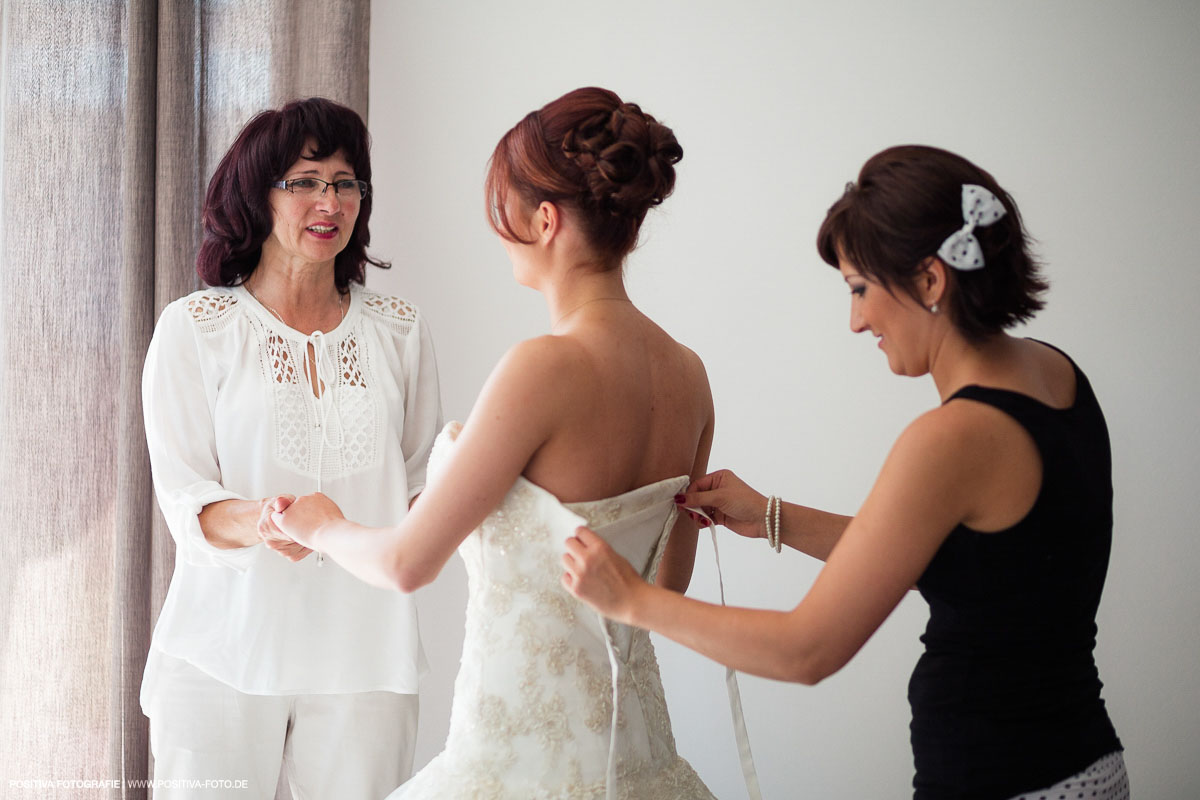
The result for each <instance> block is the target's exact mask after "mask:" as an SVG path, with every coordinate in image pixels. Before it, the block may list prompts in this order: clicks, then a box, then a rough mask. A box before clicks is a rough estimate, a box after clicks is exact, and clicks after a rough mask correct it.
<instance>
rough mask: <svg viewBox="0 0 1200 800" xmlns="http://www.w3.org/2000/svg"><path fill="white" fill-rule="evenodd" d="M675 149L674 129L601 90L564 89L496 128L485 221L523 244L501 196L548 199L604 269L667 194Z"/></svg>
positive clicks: (532, 202)
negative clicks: (571, 220)
mask: <svg viewBox="0 0 1200 800" xmlns="http://www.w3.org/2000/svg"><path fill="white" fill-rule="evenodd" d="M681 158H683V148H681V147H680V146H679V142H677V141H676V140H675V134H674V133H672V132H671V129H670V128H668V127H667V126H665V125H662V124H660V123H659V122H658V121H657V120H656V119H654V117H652V116H650V115H649V114H646V113H644V112H643V111H642V109H641V108H639V107H638V106H637V105H636V104H635V103H624V102H622V101H621V98H620V97H618V96H617V95H616V94H614V93H613V92H610V91H608V90H607V89H597V88H584V89H576V90H575V91H573V92H568V93H567V94H565V95H563V96H562V97H560V98H558V99H557V100H554V101H552V102H550V103H547V104H546V105H545V106H543V107H542V108H540V109H538V110H537V111H531V112H530V113H529V114H527V115H526V116H525V118H524V119H522V120H521V121H520V122H518V123H517V124H516V125H515V126H513V128H512V129H511V130H510V131H508V133H506V134H504V136H503V137H502V138H501V139H500V142H499V143H498V144H497V145H496V149H495V151H494V152H493V153H492V158H491V161H490V162H489V166H488V175H487V186H486V190H485V197H486V199H487V212H488V222H489V223H491V226H492V229H493V230H495V231H496V233H497V234H498V235H499V236H502V237H504V238H505V239H508V240H509V241H514V242H523V243H525V244H529V243H530V242H528V241H527V240H525V239H522V238H521V235H520V234H519V233H517V231H515V230H514V229H513V226H512V221H511V220H510V219H509V218H508V213H507V207H506V202H507V200H508V195H509V192H516V193H517V197H518V198H519V199H520V200H521V202H522V204H523V205H524V207H525V208H530V209H531V208H535V207H536V206H537V205H538V204H540V203H542V202H543V201H549V202H551V203H555V204H557V205H561V206H564V207H565V208H568V209H570V210H571V211H572V212H574V214H575V215H576V217H577V219H578V220H579V221H580V223H581V225H582V226H583V231H584V234H585V235H586V236H587V239H588V242H589V243H590V244H591V246H592V248H593V249H594V250H595V252H596V255H597V256H598V257H599V258H600V260H601V262H602V263H603V265H604V266H605V268H608V269H611V268H614V267H617V266H620V264H621V262H622V261H623V260H624V258H625V256H626V255H628V254H629V252H630V251H631V250H633V248H634V247H635V246H636V245H637V237H638V231H639V229H640V228H641V225H642V221H643V220H644V219H645V218H646V212H647V211H649V210H650V208H651V207H652V206H656V205H658V204H659V203H661V202H662V201H663V200H665V199H666V198H667V196H668V195H670V194H671V190H672V189H673V188H674V187H675V164H677V163H678V162H679V160H680V159H681Z"/></svg>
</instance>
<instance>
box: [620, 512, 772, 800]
mask: <svg viewBox="0 0 1200 800" xmlns="http://www.w3.org/2000/svg"><path fill="white" fill-rule="evenodd" d="M708 532H709V533H710V534H711V535H712V543H713V558H714V559H715V561H716V565H717V586H718V588H719V589H720V595H721V605H725V578H724V576H723V575H722V574H721V553H720V551H719V550H718V549H717V529H716V526H715V525H714V524H713V523H712V521H711V520H710V521H709V525H708ZM596 616H597V617H599V619H600V630H601V631H602V632H603V633H604V646H605V648H606V649H607V650H608V663H609V666H610V668H611V669H612V688H613V695H612V727H611V732H610V733H609V739H608V772H607V775H606V777H605V791H604V797H605V800H617V716H618V714H619V713H620V708H619V707H618V703H619V702H620V695H621V692H620V690H619V688H618V682H619V679H620V676H621V659H620V658H619V657H618V656H617V648H616V645H615V644H614V643H613V640H612V635H611V634H610V633H609V631H608V625H607V622H608V621H607V620H606V619H605V618H604V617H603V616H602V615H600V614H597V615H596ZM725 691H726V692H727V693H728V695H729V713H730V715H731V716H732V717H733V735H734V737H735V738H736V739H737V745H738V756H739V759H740V761H741V765H742V778H743V780H745V782H746V794H747V795H749V797H750V800H762V790H761V789H759V786H758V770H757V769H755V767H754V754H753V753H751V752H750V734H749V733H747V731H746V714H745V712H744V711H743V710H742V693H741V691H740V690H739V689H738V682H737V671H736V670H733V669H730V668H729V667H726V668H725Z"/></svg>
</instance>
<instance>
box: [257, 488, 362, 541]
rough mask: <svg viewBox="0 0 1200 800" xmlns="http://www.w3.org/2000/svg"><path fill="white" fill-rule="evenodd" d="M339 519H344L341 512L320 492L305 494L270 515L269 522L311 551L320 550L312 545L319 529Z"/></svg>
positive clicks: (335, 504)
mask: <svg viewBox="0 0 1200 800" xmlns="http://www.w3.org/2000/svg"><path fill="white" fill-rule="evenodd" d="M339 519H345V517H344V516H343V515H342V510H341V509H340V508H338V505H337V503H335V502H333V501H332V500H330V499H329V498H328V497H326V496H325V495H323V494H321V493H320V492H317V493H315V494H306V495H304V496H303V497H301V498H300V499H299V500H296V501H295V502H293V503H292V504H291V505H290V506H288V507H287V508H286V509H284V510H283V511H282V512H277V513H274V514H272V515H271V520H272V521H273V522H274V523H275V524H276V526H278V527H279V530H281V531H283V532H284V533H285V534H287V535H288V536H290V537H291V538H292V540H293V541H296V542H299V543H300V544H302V545H304V546H305V547H308V548H310V549H312V550H319V549H320V548H319V547H317V546H316V544H315V543H314V540H315V537H316V535H317V532H318V530H319V529H320V527H321V526H322V525H324V524H326V523H328V522H332V521H334V520H339Z"/></svg>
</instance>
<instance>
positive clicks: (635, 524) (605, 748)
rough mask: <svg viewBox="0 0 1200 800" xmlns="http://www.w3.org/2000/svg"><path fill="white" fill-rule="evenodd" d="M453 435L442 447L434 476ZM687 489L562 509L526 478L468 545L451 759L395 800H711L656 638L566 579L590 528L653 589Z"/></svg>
mask: <svg viewBox="0 0 1200 800" xmlns="http://www.w3.org/2000/svg"><path fill="white" fill-rule="evenodd" d="M455 425H456V424H455V423H451V424H450V425H447V426H446V429H445V430H443V431H442V433H441V435H440V436H439V437H438V441H437V443H436V444H435V445H434V450H433V455H432V456H431V458H430V465H429V474H430V476H431V478H432V479H435V480H436V475H437V472H438V471H439V466H440V462H442V461H444V459H445V456H446V453H447V451H448V449H449V448H450V447H452V446H453V443H452V439H453V436H455V435H456V433H457V431H456V430H455V429H454V427H453V426H455ZM687 483H688V478H687V477H686V476H682V477H679V478H668V479H666V480H662V481H659V482H657V483H653V484H650V485H647V486H643V487H641V488H638V489H634V490H632V491H630V492H626V493H625V494H622V495H618V496H617V497H612V498H608V499H605V500H596V501H591V502H584V503H565V504H564V503H560V502H559V501H558V499H557V498H555V497H554V495H552V494H550V492H548V491H546V490H545V489H542V488H541V487H539V486H537V485H536V484H534V483H532V482H530V481H529V480H527V479H525V478H524V477H518V478H517V481H516V483H515V484H513V487H512V488H511V489H510V490H509V492H508V494H507V495H506V496H505V497H504V500H503V501H502V502H501V503H500V505H499V506H498V507H497V508H496V509H495V510H493V511H492V512H491V513H490V514H489V515H488V516H487V518H486V519H485V520H484V521H483V523H482V524H481V525H480V526H479V528H478V530H475V531H474V532H472V533H471V534H470V535H469V536H468V537H467V538H466V539H465V540H464V541H463V543H462V544H461V545H460V546H459V548H458V552H459V554H460V555H461V556H462V558H463V561H464V562H465V563H466V568H467V580H468V585H469V592H470V596H469V599H468V601H467V620H466V636H465V640H464V642H463V653H462V663H461V666H460V667H459V672H458V678H457V680H456V681H455V684H454V702H453V707H452V710H451V713H450V732H449V735H448V737H447V739H446V748H445V750H443V751H442V752H441V754H440V755H438V756H437V757H435V758H434V759H433V760H432V761H431V762H429V764H428V765H427V766H426V767H425V768H424V769H422V770H421V771H420V772H419V773H417V775H415V776H414V777H413V778H412V779H411V780H409V781H408V782H407V783H405V784H404V785H403V786H401V787H400V788H399V789H397V790H396V791H395V792H393V793H392V794H391V795H390V796H389V800H400V798H403V800H417V798H438V800H443V799H444V798H472V799H473V800H474V799H478V800H483V799H484V798H513V799H514V800H535V798H547V799H548V798H604V797H608V798H618V797H620V798H654V800H673V799H675V798H678V799H679V800H683V798H687V800H694V799H695V798H712V797H713V795H712V793H711V792H710V791H709V790H708V789H707V787H705V785H704V784H703V782H701V780H700V778H699V777H698V776H697V775H696V773H695V771H694V770H693V769H692V767H691V766H690V765H689V764H688V763H687V762H686V761H684V760H683V759H682V758H680V757H679V755H678V754H677V753H676V752H675V739H674V737H673V736H672V734H671V720H670V717H669V716H668V715H667V704H666V701H665V699H664V697H663V688H662V681H661V680H660V678H659V674H658V662H657V661H656V659H655V657H654V646H653V645H652V644H651V643H650V637H649V634H647V632H646V631H644V630H641V629H637V628H630V627H627V626H624V625H618V624H615V623H611V622H603V623H602V622H601V619H600V618H599V617H598V616H597V614H596V613H595V612H593V611H592V610H591V609H590V608H588V607H587V606H586V605H584V604H582V603H580V602H579V601H578V600H576V599H575V598H574V597H572V596H571V595H570V594H569V593H568V592H567V591H566V590H565V589H563V588H562V585H561V584H560V582H559V580H560V578H561V576H562V574H563V568H562V562H561V557H562V554H563V552H564V551H565V544H564V542H565V540H566V539H567V538H568V537H570V536H572V535H573V534H574V531H575V528H576V527H577V526H579V525H584V524H586V525H588V526H589V527H590V528H592V529H593V530H595V531H596V532H597V533H598V534H599V535H601V536H603V537H604V538H605V539H606V540H607V541H608V542H609V544H611V545H612V546H613V547H614V548H615V549H616V550H617V551H618V552H619V553H621V555H623V556H625V557H626V558H627V559H629V561H630V562H631V563H632V564H633V565H634V567H635V569H638V570H639V571H640V572H641V573H642V575H643V576H644V577H646V579H647V580H653V579H654V576H655V574H656V573H657V571H658V565H659V561H660V559H661V558H662V553H663V547H664V546H665V544H666V541H667V536H668V534H669V533H670V531H671V527H672V525H673V524H674V522H675V517H676V508H675V503H674V501H673V497H674V495H675V494H677V493H678V492H680V491H682V490H683V488H684V487H686V486H687ZM614 674H615V675H616V676H617V678H616V686H617V692H616V703H615V708H614V702H613V701H614V692H613V675H614ZM614 718H615V721H616V722H615V727H614Z"/></svg>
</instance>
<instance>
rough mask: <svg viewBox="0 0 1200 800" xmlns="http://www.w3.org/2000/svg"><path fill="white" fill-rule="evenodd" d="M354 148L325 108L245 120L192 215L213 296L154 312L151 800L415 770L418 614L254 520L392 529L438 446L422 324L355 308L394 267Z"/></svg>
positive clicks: (361, 791) (428, 347)
mask: <svg viewBox="0 0 1200 800" xmlns="http://www.w3.org/2000/svg"><path fill="white" fill-rule="evenodd" d="M368 147H369V140H368V137H367V131H366V128H365V126H364V125H363V123H362V120H361V119H360V118H359V117H358V115H357V114H355V113H354V112H353V111H351V110H350V109H348V108H345V107H344V106H340V105H338V104H336V103H332V102H330V101H328V100H322V99H311V100H304V101H299V102H295V103H291V104H289V105H287V106H284V107H283V108H282V109H280V110H278V111H267V112H264V113H262V114H260V115H259V116H257V117H255V118H254V119H253V120H251V121H250V122H249V123H248V124H247V126H246V127H245V128H244V129H243V130H242V132H241V133H240V134H239V136H238V138H237V140H236V141H235V142H234V144H233V145H232V147H231V148H230V150H229V152H228V153H227V154H226V155H225V157H224V159H223V160H222V161H221V163H220V165H219V166H218V167H217V170H216V172H215V174H214V176H213V179H212V182H211V183H210V185H209V190H208V194H207V197H206V201H205V209H204V242H203V245H202V247H201V250H200V254H199V257H198V271H199V273H200V275H201V277H202V278H203V279H204V280H205V282H206V283H207V284H209V286H210V287H212V288H210V289H206V290H203V291H200V292H196V293H194V294H191V295H189V296H187V297H185V298H182V299H180V300H177V301H175V302H174V303H172V304H171V305H169V306H167V308H166V309H164V311H163V313H162V316H161V317H160V318H159V321H158V325H157V327H156V329H155V332H154V338H153V341H152V342H151V345H150V350H149V352H148V353H147V356H146V366H145V373H144V377H143V403H144V410H145V417H146V436H147V441H148V444H149V450H150V458H151V464H152V466H153V473H154V484H155V489H156V492H157V496H158V500H159V504H160V506H161V507H162V511H163V514H164V516H165V517H166V520H167V524H168V527H169V529H170V531H171V535H172V537H173V538H174V540H175V544H176V562H175V572H174V575H173V577H172V579H171V587H170V590H169V592H168V594H167V599H166V602H165V604H164V606H163V609H162V614H161V616H160V617H159V620H158V624H157V626H156V627H155V630H154V638H153V642H152V644H151V650H150V653H149V656H148V660H147V664H146V674H145V678H144V680H143V684H142V708H143V710H144V711H145V712H146V714H147V716H149V717H150V732H151V746H152V749H153V752H154V757H155V778H156V779H158V780H159V782H160V788H159V789H158V790H157V791H156V793H155V796H156V797H158V798H163V797H174V796H181V797H182V796H186V797H195V796H198V790H203V791H200V792H199V794H201V795H202V794H203V793H204V792H205V791H208V792H212V794H211V795H210V796H222V795H223V794H225V793H229V794H230V795H232V796H236V797H238V798H245V799H246V800H250V798H264V800H269V799H270V798H272V797H274V793H275V785H276V782H277V780H278V777H279V774H280V771H281V768H282V769H284V770H285V771H286V772H287V774H288V778H289V780H290V782H291V784H292V786H293V789H294V790H295V791H296V796H297V797H314V798H328V797H347V798H360V797H382V796H383V795H384V794H386V793H387V792H388V791H390V790H391V789H393V788H395V787H396V786H397V785H399V784H400V783H401V782H403V781H404V780H405V779H406V778H407V777H408V774H409V772H410V771H411V768H412V755H413V744H414V738H415V729H416V718H417V695H416V692H417V680H418V675H419V673H420V672H421V671H422V669H423V668H424V656H423V654H422V652H421V644H420V641H419V639H418V635H417V618H416V610H415V606H414V605H413V601H412V599H411V598H410V597H409V596H407V595H403V594H400V593H398V592H386V591H382V590H379V589H376V588H373V587H370V586H368V585H366V584H365V583H362V582H361V581H359V580H357V579H355V578H354V577H352V576H351V575H349V574H348V573H347V572H345V571H344V570H343V569H342V568H341V567H339V566H338V565H337V564H335V563H333V562H332V561H325V560H324V559H322V558H320V556H319V555H317V556H312V557H309V556H310V551H308V550H306V549H305V548H303V547H300V546H298V545H292V546H291V547H290V548H289V547H288V546H287V545H286V544H283V543H281V542H279V541H278V539H279V538H281V534H279V532H278V530H277V529H276V528H275V526H274V524H273V523H272V522H271V518H270V514H271V512H272V511H274V510H276V509H278V508H282V507H283V506H284V505H286V503H287V499H286V498H287V496H289V495H298V494H303V493H306V492H312V491H318V490H319V491H322V492H324V493H326V494H328V495H330V496H331V497H334V498H336V501H337V502H338V503H339V505H341V506H342V507H343V508H346V509H348V510H349V509H353V512H350V513H352V514H353V515H354V517H355V518H357V519H361V520H363V521H365V522H368V523H369V524H374V525H385V524H391V523H394V522H395V521H396V520H397V519H399V518H401V517H403V516H404V514H405V512H406V511H407V509H408V506H409V505H410V504H411V501H412V500H413V498H415V497H416V495H417V494H418V493H419V492H420V491H421V490H422V488H423V486H424V481H425V462H426V459H427V458H428V454H429V450H430V448H431V446H432V443H433V439H434V436H435V434H436V433H437V431H438V429H439V428H440V426H441V410H440V400H439V394H438V382H437V368H436V365H435V363H434V357H433V348H432V344H431V341H430V337H429V332H428V329H427V328H426V325H425V322H424V319H423V318H422V317H421V315H420V314H419V313H418V312H417V310H416V309H415V308H414V307H413V306H412V305H410V304H409V303H407V302H405V301H404V300H401V299H399V298H395V297H385V296H381V295H378V294H374V293H372V292H368V291H366V290H365V289H363V288H362V286H361V284H362V282H363V279H364V272H365V264H366V263H367V262H370V263H373V264H375V265H377V266H387V265H386V264H385V263H382V262H379V261H376V260H374V259H372V258H370V257H368V256H367V254H366V245H367V244H368V243H369V233H368V229H367V222H368V219H369V217H370V211H371V195H370V183H369V181H370V177H371V175H370V161H369V155H368ZM264 540H268V541H270V540H275V541H270V543H271V544H272V545H273V546H274V549H281V550H283V551H285V554H287V555H288V556H289V559H287V560H285V559H281V558H279V557H278V556H276V555H275V554H274V553H272V552H271V550H270V549H268V548H267V547H265V546H264ZM163 781H165V783H163Z"/></svg>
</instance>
